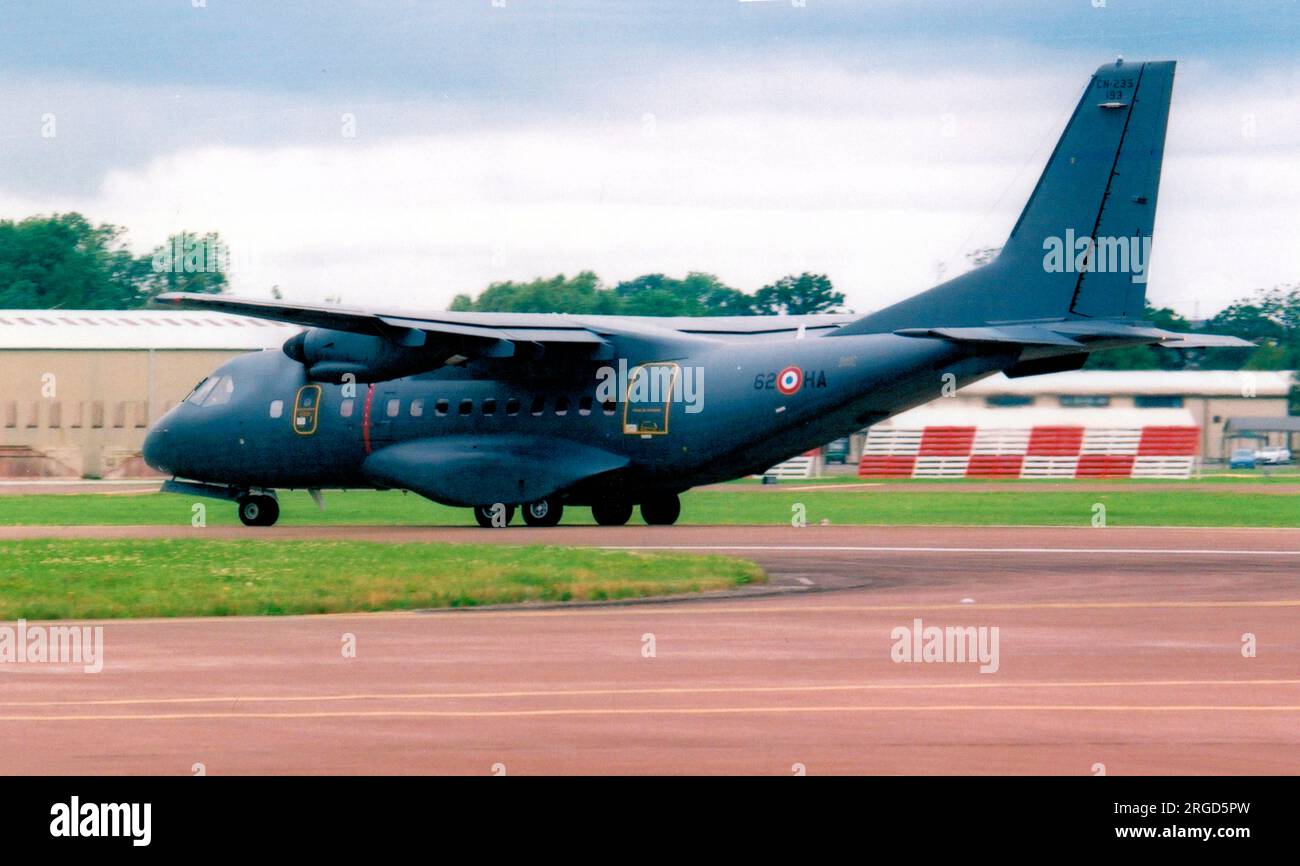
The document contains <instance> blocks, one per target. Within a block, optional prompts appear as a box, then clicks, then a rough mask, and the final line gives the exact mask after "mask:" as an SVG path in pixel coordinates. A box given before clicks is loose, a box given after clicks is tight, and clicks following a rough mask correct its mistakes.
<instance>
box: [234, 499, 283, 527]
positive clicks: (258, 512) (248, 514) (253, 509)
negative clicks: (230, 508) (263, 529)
mask: <svg viewBox="0 0 1300 866" xmlns="http://www.w3.org/2000/svg"><path fill="white" fill-rule="evenodd" d="M279 519H280V503H279V502H276V501H275V497H274V496H263V495H258V496H244V497H242V498H241V499H240V500H239V520H240V522H241V523H243V524H244V525H245V526H271V525H273V524H274V523H275V522H276V521H277V520H279Z"/></svg>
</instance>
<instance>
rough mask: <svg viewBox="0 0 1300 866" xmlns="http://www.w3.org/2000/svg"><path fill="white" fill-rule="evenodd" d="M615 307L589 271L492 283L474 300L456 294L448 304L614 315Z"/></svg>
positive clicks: (481, 309) (504, 310)
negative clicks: (522, 281) (567, 275)
mask: <svg viewBox="0 0 1300 866" xmlns="http://www.w3.org/2000/svg"><path fill="white" fill-rule="evenodd" d="M618 306H619V302H618V298H617V297H616V296H615V295H614V293H613V292H611V291H610V290H609V289H607V288H605V287H604V286H602V285H601V282H600V278H599V277H597V276H596V275H595V274H594V273H592V272H591V271H582V272H581V273H579V274H577V275H575V276H574V277H572V278H568V277H565V276H564V275H563V274H557V275H556V276H554V277H549V278H547V277H540V278H538V279H535V280H531V281H529V282H526V283H520V282H515V281H513V280H511V281H507V282H502V283H493V284H492V285H490V286H488V287H487V288H486V289H485V290H484V291H483V294H481V295H479V296H478V299H477V300H475V299H473V298H471V297H470V296H469V295H457V296H456V297H455V298H454V299H453V300H452V302H451V309H452V310H459V311H477V312H483V313H588V314H604V313H616V312H618V311H619V310H618Z"/></svg>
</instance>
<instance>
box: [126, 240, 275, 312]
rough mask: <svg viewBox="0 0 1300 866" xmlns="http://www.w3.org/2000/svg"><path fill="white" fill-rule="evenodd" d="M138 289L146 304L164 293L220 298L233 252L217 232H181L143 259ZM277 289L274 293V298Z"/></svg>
mask: <svg viewBox="0 0 1300 866" xmlns="http://www.w3.org/2000/svg"><path fill="white" fill-rule="evenodd" d="M141 262H143V263H147V265H148V267H147V268H145V267H143V266H141V267H140V268H139V270H140V271H141V272H142V273H141V277H140V280H139V288H140V292H141V294H142V295H143V296H144V301H148V300H149V299H151V298H153V297H155V296H157V295H160V294H162V293H163V292H196V293H202V294H219V293H221V292H223V291H225V290H226V284H227V279H226V274H227V272H228V271H229V270H230V252H229V250H227V249H226V245H225V242H223V241H222V240H221V236H220V235H219V234H217V233H216V232H208V233H207V234H204V235H198V234H192V233H190V232H181V233H180V234H179V235H172V236H171V237H169V238H167V243H165V244H163V245H162V246H159V247H154V249H153V252H151V253H150V254H149V255H148V256H146V257H144V258H142V259H141ZM276 291H278V288H277V289H273V290H272V293H273V294H274V293H275V292H276ZM144 301H142V302H141V303H143V302H144Z"/></svg>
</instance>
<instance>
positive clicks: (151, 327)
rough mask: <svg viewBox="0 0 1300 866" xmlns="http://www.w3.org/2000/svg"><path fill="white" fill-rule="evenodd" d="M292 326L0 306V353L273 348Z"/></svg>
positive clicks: (167, 313) (200, 316)
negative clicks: (8, 308) (0, 307)
mask: <svg viewBox="0 0 1300 866" xmlns="http://www.w3.org/2000/svg"><path fill="white" fill-rule="evenodd" d="M300 330H302V329H301V328H299V327H298V326H296V325H286V324H284V323H283V322H268V321H264V320H261V319H249V318H246V317H244V316H231V315H227V314H225V313H191V312H175V311H172V310H0V351H4V350H14V349H163V350H166V349H211V350H233V351H249V350H255V349H278V348H279V347H280V346H282V345H284V341H285V340H287V339H288V338H289V337H291V336H293V335H294V334H296V333H298V331H300Z"/></svg>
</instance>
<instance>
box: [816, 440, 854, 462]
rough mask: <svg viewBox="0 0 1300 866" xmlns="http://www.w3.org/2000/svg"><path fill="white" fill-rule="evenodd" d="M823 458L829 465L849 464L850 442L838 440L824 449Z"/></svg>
mask: <svg viewBox="0 0 1300 866" xmlns="http://www.w3.org/2000/svg"><path fill="white" fill-rule="evenodd" d="M822 456H823V457H824V458H825V459H826V462H827V463H848V462H849V440H848V439H836V440H835V441H834V442H831V443H829V444H827V445H826V447H825V448H823V449H822Z"/></svg>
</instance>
